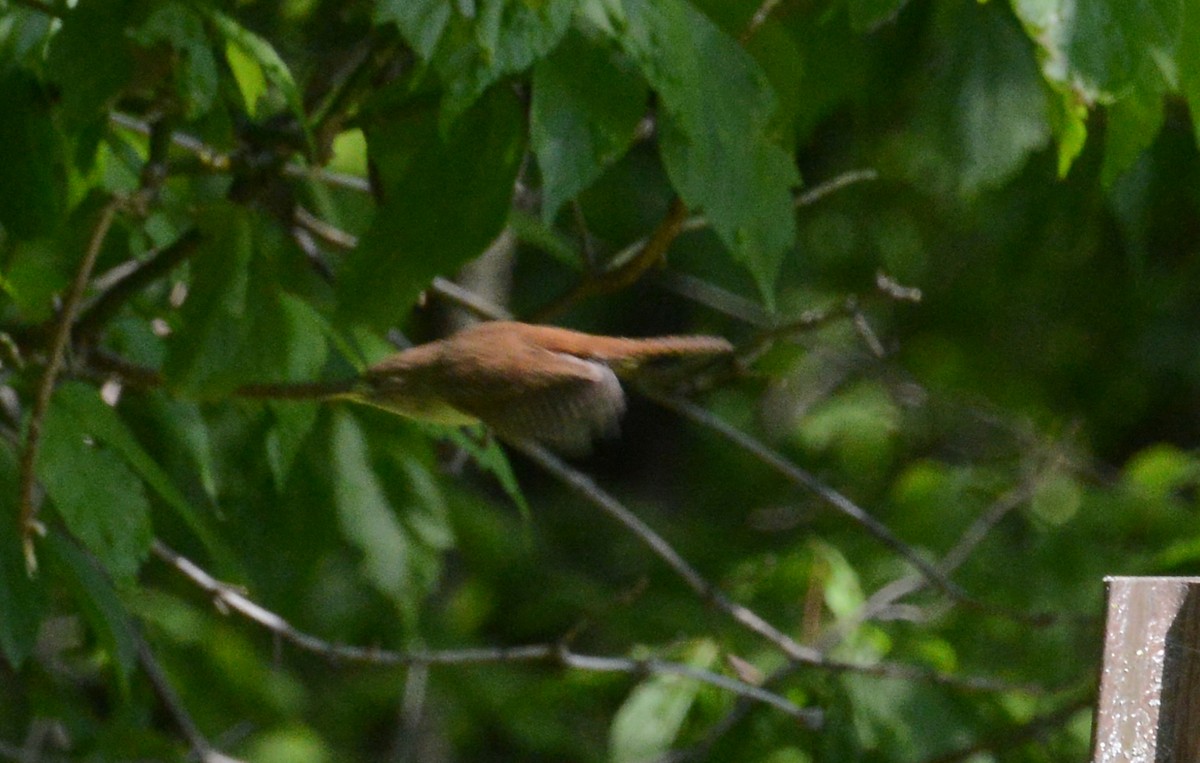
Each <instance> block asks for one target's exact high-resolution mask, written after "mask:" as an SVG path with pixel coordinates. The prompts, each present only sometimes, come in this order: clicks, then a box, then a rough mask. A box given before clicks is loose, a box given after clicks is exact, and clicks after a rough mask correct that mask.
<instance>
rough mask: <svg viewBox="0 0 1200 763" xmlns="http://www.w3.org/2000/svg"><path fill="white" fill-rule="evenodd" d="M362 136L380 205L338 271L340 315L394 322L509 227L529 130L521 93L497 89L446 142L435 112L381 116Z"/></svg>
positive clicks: (354, 319)
mask: <svg viewBox="0 0 1200 763" xmlns="http://www.w3.org/2000/svg"><path fill="white" fill-rule="evenodd" d="M380 116H381V117H383V116H385V115H380ZM364 132H365V133H366V136H367V145H368V147H369V149H370V152H371V160H372V162H373V164H374V166H375V169H376V172H377V175H378V177H379V180H380V185H381V196H382V200H381V202H380V206H379V209H378V211H377V212H376V214H375V220H374V222H373V223H372V225H371V228H370V229H369V230H368V231H367V232H366V233H365V234H364V235H363V237H362V239H361V241H360V243H359V247H358V248H357V249H356V250H355V251H353V252H351V253H350V255H349V256H347V258H346V262H345V265H344V266H343V269H342V271H341V273H339V278H338V298H339V313H340V314H341V317H342V318H343V323H366V324H370V325H374V326H387V325H391V324H393V323H396V322H397V321H398V320H399V319H401V318H402V317H404V315H406V314H407V312H408V310H409V308H411V307H412V305H413V303H414V302H415V301H416V299H417V295H418V294H420V292H421V290H422V289H424V288H426V287H427V286H428V285H429V282H430V281H432V280H433V278H434V277H435V276H437V275H441V274H452V273H454V272H455V271H456V270H458V268H459V267H461V266H462V265H463V264H465V263H466V262H468V261H469V260H471V259H473V258H474V257H476V256H478V255H479V254H480V253H482V252H483V250H484V249H485V248H486V247H487V245H488V244H489V243H490V242H491V241H492V239H493V238H495V237H496V235H497V234H498V233H499V232H500V230H501V229H502V228H503V226H504V222H505V219H506V217H507V214H508V208H509V205H510V201H511V199H512V191H513V183H514V181H515V180H516V175H517V169H518V167H519V165H520V161H521V155H522V151H523V148H524V146H523V143H522V133H523V126H522V118H521V112H520V108H519V105H518V103H517V101H516V99H515V97H514V96H513V95H512V93H510V92H507V91H505V90H503V89H497V90H495V91H492V92H490V93H489V94H488V95H487V96H485V97H484V98H483V99H481V101H480V102H479V103H478V104H477V105H476V106H475V107H474V108H473V109H471V110H470V111H469V112H467V113H466V114H464V115H463V116H462V118H461V119H459V120H458V121H457V122H456V123H455V124H454V126H453V128H452V129H451V130H450V132H449V133H448V134H447V135H444V136H443V134H442V133H441V131H440V130H439V129H438V120H437V114H436V113H435V111H434V110H433V109H431V108H426V109H423V110H418V109H410V110H408V111H406V112H405V113H403V114H402V115H398V116H396V117H386V118H379V117H377V118H374V119H372V120H371V122H370V123H369V124H368V125H367V126H366V127H365V128H364Z"/></svg>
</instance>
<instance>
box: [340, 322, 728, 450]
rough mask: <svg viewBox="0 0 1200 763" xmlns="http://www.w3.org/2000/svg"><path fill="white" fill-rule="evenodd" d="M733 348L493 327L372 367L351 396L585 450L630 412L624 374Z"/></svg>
mask: <svg viewBox="0 0 1200 763" xmlns="http://www.w3.org/2000/svg"><path fill="white" fill-rule="evenodd" d="M732 350H733V346H732V345H731V344H730V343H729V342H727V341H726V340H724V339H721V338H719V337H711V336H672V337H659V338H654V339H622V338H617V337H608V336H594V335H591V334H584V333H580V332H578V331H569V330H567V329H561V328H555V327H553V326H535V325H531V324H528V323H518V322H515V321H492V322H488V323H480V324H476V325H474V326H471V327H470V328H467V329H465V330H463V331H461V332H459V333H457V334H454V335H453V336H450V337H448V338H446V339H440V340H438V341H436V342H430V343H428V344H422V345H418V346H416V347H413V348H411V349H408V350H404V351H403V352H400V353H397V354H396V355H393V356H391V357H389V358H387V359H385V360H383V361H382V362H380V363H378V364H376V365H374V366H371V367H370V368H369V369H367V371H366V372H365V373H364V374H363V375H362V377H361V378H360V379H359V381H358V382H357V383H356V384H355V386H354V389H353V391H352V392H350V393H348V394H346V395H345V397H349V398H351V399H354V400H357V401H359V402H363V403H367V404H369V405H374V406H377V407H379V408H384V409H387V410H390V411H393V412H396V413H400V414H402V415H405V416H408V417H410V418H416V419H424V420H426V421H433V422H438V423H444V424H468V423H474V422H477V421H482V422H483V423H485V424H487V425H488V426H489V427H491V428H492V429H493V430H495V431H496V432H497V433H498V434H500V435H501V436H506V437H510V438H518V439H532V440H538V441H540V442H543V443H545V444H547V445H550V446H551V447H554V448H557V449H559V450H564V451H568V452H581V451H585V450H587V448H588V446H589V445H590V444H591V442H592V440H593V439H594V438H595V437H596V436H598V435H602V434H609V433H612V432H613V431H615V429H616V427H617V422H618V420H619V419H620V416H621V414H622V412H623V411H624V410H625V394H624V392H623V391H622V389H621V384H620V382H619V381H618V376H624V375H627V374H629V373H631V372H633V371H635V370H637V369H638V368H639V367H640V366H642V365H644V364H645V363H647V362H650V361H655V360H660V359H668V358H680V359H682V358H688V357H703V356H712V355H720V354H724V353H728V352H732Z"/></svg>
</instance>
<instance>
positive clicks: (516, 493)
mask: <svg viewBox="0 0 1200 763" xmlns="http://www.w3.org/2000/svg"><path fill="white" fill-rule="evenodd" d="M473 434H476V433H470V432H466V431H464V430H462V429H460V428H454V429H449V430H447V431H446V436H447V437H448V439H449V440H450V441H451V442H452V443H454V444H455V446H457V447H459V448H461V449H462V450H463V452H464V453H466V454H467V455H468V456H470V457H471V460H472V461H474V462H475V465H476V466H478V467H479V468H480V469H482V470H483V471H485V472H487V473H488V474H490V475H492V476H493V477H495V478H496V481H497V482H499V483H500V489H502V490H503V491H504V493H505V495H507V496H508V497H509V499H511V500H512V502H513V504H514V505H515V506H516V507H517V510H518V511H520V512H521V516H522V518H524V519H526V520H528V519H529V517H530V516H531V513H530V511H529V502H528V501H526V500H525V493H524V492H522V491H521V484H520V483H519V482H517V475H516V473H515V472H513V468H512V462H511V461H509V460H508V453H506V452H505V450H504V448H502V447H501V446H500V443H499V442H498V441H497V440H496V438H495V437H484V438H483V439H480V438H479V437H475V436H472V435H473Z"/></svg>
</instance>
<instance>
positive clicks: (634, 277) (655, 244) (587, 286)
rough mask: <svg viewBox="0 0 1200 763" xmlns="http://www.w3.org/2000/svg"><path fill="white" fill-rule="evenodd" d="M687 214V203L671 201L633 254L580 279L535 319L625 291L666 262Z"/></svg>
mask: <svg viewBox="0 0 1200 763" xmlns="http://www.w3.org/2000/svg"><path fill="white" fill-rule="evenodd" d="M686 215H687V206H685V205H684V203H683V201H682V200H681V199H679V198H678V197H676V198H675V199H673V200H672V201H671V205H670V206H669V207H668V208H667V213H666V214H665V215H663V219H662V220H661V221H659V224H658V226H657V227H656V228H655V229H654V232H653V233H651V234H650V235H649V236H648V237H647V238H644V239H642V240H640V241H639V242H637V244H635V245H634V247H635V249H634V252H633V254H632V256H631V257H629V258H628V259H627V260H624V261H622V262H620V263H616V262H615V261H614V265H613V266H612V267H611V268H609V269H608V270H605V271H604V272H603V273H600V274H598V275H596V276H594V277H591V278H586V279H584V280H583V281H580V282H579V284H578V285H577V286H575V288H573V289H571V290H570V291H568V292H567V293H565V294H563V295H562V296H561V297H559V298H558V299H556V300H554V301H553V302H551V303H550V304H548V305H546V306H545V307H543V308H541V309H540V310H538V311H536V312H535V313H534V315H533V317H532V318H531V320H533V321H534V322H541V321H545V320H549V319H550V318H552V317H554V316H556V315H559V314H560V313H563V312H565V311H566V310H567V309H568V308H570V307H572V306H574V305H575V304H576V303H578V302H581V301H583V300H585V299H588V298H590V297H595V296H598V295H600V294H611V293H613V292H617V291H621V290H622V289H626V288H628V287H629V286H632V285H633V284H634V283H637V281H638V279H640V278H641V277H642V276H643V275H644V274H645V273H646V272H647V271H648V270H650V268H652V267H653V266H655V265H657V264H658V263H660V262H662V261H663V258H664V257H666V254H667V250H668V249H670V248H671V243H672V242H673V241H675V239H676V238H678V237H679V234H680V233H681V232H683V230H684V227H683V226H684V223H685V218H686Z"/></svg>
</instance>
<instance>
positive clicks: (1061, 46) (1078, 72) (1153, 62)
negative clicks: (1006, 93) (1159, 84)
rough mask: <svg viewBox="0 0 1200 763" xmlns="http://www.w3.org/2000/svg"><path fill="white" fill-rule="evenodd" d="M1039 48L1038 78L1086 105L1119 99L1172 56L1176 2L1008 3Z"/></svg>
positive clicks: (1180, 8) (1031, 0) (1068, 0)
mask: <svg viewBox="0 0 1200 763" xmlns="http://www.w3.org/2000/svg"><path fill="white" fill-rule="evenodd" d="M1012 8H1013V11H1014V12H1015V13H1016V15H1017V18H1019V19H1020V20H1021V23H1022V24H1024V25H1025V29H1026V32H1027V33H1028V35H1029V38H1030V39H1031V40H1032V41H1033V42H1034V44H1036V45H1038V46H1039V47H1040V49H1041V59H1042V75H1043V76H1044V77H1045V78H1046V80H1047V81H1049V82H1051V83H1052V84H1054V85H1055V86H1056V88H1058V89H1062V90H1065V91H1073V92H1075V93H1077V94H1079V95H1081V96H1082V97H1083V98H1085V99H1086V100H1087V101H1088V102H1096V101H1106V100H1111V99H1112V98H1114V97H1116V96H1118V95H1121V94H1122V92H1121V91H1122V90H1124V89H1126V88H1128V87H1130V86H1133V85H1134V84H1135V83H1137V82H1139V81H1141V82H1145V81H1147V78H1148V77H1149V76H1150V73H1151V72H1153V71H1154V70H1156V68H1157V67H1158V66H1159V65H1160V62H1162V61H1167V60H1170V59H1172V58H1173V57H1174V48H1175V45H1176V43H1177V38H1178V34H1179V29H1180V24H1181V22H1182V14H1183V8H1184V3H1182V2H1181V1H1180V0H1089V2H1084V3H1076V2H1075V0H1012Z"/></svg>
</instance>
